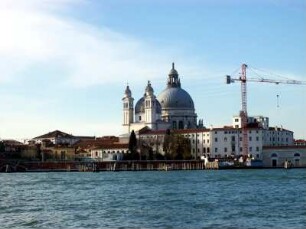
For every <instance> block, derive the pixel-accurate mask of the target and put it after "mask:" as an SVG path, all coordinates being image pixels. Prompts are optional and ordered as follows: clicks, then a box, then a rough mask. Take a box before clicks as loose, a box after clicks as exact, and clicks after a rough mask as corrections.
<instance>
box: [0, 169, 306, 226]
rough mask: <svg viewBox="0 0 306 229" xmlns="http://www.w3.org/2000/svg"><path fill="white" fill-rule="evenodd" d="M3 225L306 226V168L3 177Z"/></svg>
mask: <svg viewBox="0 0 306 229" xmlns="http://www.w3.org/2000/svg"><path fill="white" fill-rule="evenodd" d="M0 227H1V228H131V227H133V228H134V227H137V228H306V170H305V169H292V170H282V169H276V170H230V171H224V170H221V171H168V172H100V173H11V174H3V173H2V174H0Z"/></svg>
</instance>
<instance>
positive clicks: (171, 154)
mask: <svg viewBox="0 0 306 229" xmlns="http://www.w3.org/2000/svg"><path fill="white" fill-rule="evenodd" d="M163 150H164V152H165V158H166V159H171V160H188V159H191V158H192V155H191V145H190V140H189V139H188V138H185V137H184V136H183V135H180V134H175V133H173V132H170V130H167V131H166V134H165V138H164V145H163Z"/></svg>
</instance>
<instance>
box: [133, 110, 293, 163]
mask: <svg viewBox="0 0 306 229" xmlns="http://www.w3.org/2000/svg"><path fill="white" fill-rule="evenodd" d="M260 117H262V116H260ZM234 120H235V118H234ZM263 120H265V121H266V120H268V118H266V117H264V118H263ZM267 123H268V122H267ZM265 127H266V128H263V127H262V126H258V127H250V128H248V143H249V144H248V146H249V149H248V153H249V154H250V155H252V157H253V158H254V159H259V160H262V151H263V147H264V146H290V145H293V141H294V140H293V132H292V131H289V130H285V129H283V128H271V127H269V126H265ZM165 134H166V131H161V130H159V131H150V130H148V131H146V132H144V133H141V134H139V138H140V139H141V140H142V141H146V142H148V143H149V145H150V146H151V147H152V150H153V151H154V152H159V153H161V154H164V152H163V147H162V146H163V141H164V136H165ZM174 134H180V135H183V136H184V137H186V138H188V139H190V144H191V153H192V155H193V157H194V158H199V157H200V156H204V155H205V156H209V157H211V158H224V157H228V156H239V155H241V154H242V130H241V128H236V123H234V125H233V126H229V127H223V128H210V129H207V128H198V129H185V130H175V131H174Z"/></svg>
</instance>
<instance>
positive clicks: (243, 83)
mask: <svg viewBox="0 0 306 229" xmlns="http://www.w3.org/2000/svg"><path fill="white" fill-rule="evenodd" d="M247 67H248V66H247V65H246V64H242V65H241V73H240V77H239V78H232V77H231V76H229V75H227V76H226V84H231V83H234V82H235V81H240V82H241V111H240V114H239V116H240V119H241V129H242V155H243V156H244V157H247V155H248V148H249V141H248V130H247V127H248V112H247V81H249V82H262V83H274V84H305V85H306V82H304V81H298V80H273V79H265V78H259V79H256V78H247V77H246V69H247Z"/></svg>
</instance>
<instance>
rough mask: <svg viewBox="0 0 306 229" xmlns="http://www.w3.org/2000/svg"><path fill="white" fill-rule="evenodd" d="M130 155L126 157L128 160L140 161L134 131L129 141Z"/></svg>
mask: <svg viewBox="0 0 306 229" xmlns="http://www.w3.org/2000/svg"><path fill="white" fill-rule="evenodd" d="M129 151H130V153H129V155H127V156H126V157H125V159H127V160H138V159H139V155H138V153H137V138H136V134H135V132H134V130H132V132H131V135H130V139H129Z"/></svg>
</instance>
